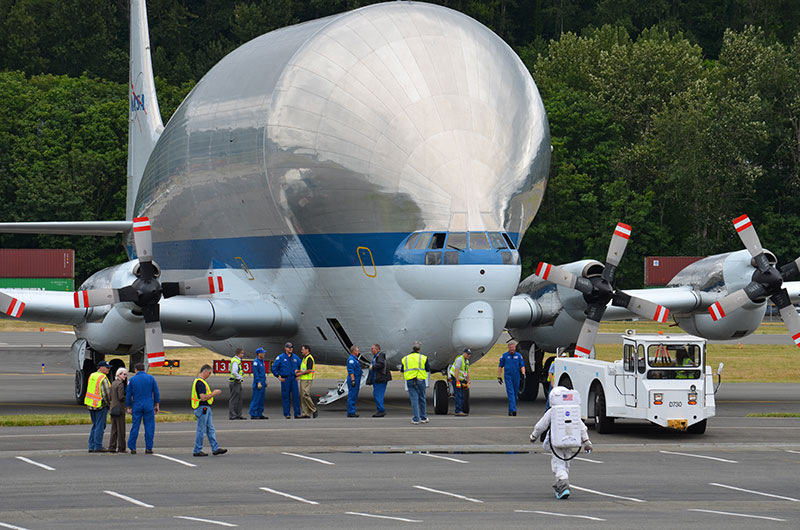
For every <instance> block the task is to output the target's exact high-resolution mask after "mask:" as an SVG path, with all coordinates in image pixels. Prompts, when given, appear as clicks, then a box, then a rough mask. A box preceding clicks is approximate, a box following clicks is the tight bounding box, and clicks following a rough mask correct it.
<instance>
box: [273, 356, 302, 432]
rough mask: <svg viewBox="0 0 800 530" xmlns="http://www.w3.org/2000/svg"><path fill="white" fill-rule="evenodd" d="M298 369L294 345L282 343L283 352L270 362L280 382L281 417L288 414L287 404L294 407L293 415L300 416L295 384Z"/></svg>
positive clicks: (298, 358) (288, 416) (298, 395)
mask: <svg viewBox="0 0 800 530" xmlns="http://www.w3.org/2000/svg"><path fill="white" fill-rule="evenodd" d="M298 370H300V357H298V356H297V355H295V354H294V346H293V345H292V343H291V342H287V343H286V344H284V345H283V353H282V354H280V355H278V357H276V358H275V362H274V363H272V373H273V374H275V377H277V378H278V381H280V382H281V401H282V402H283V417H284V418H286V419H287V420H288V419H289V418H291V416H290V415H289V413H290V410H289V404H290V403H291V405H292V408H293V409H294V417H295V418H299V417H300V392H299V388H298V386H297V375H296V374H297V371H298Z"/></svg>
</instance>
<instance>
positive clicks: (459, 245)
mask: <svg viewBox="0 0 800 530" xmlns="http://www.w3.org/2000/svg"><path fill="white" fill-rule="evenodd" d="M447 248H452V249H454V250H466V249H467V233H466V232H450V236H449V237H448V238H447Z"/></svg>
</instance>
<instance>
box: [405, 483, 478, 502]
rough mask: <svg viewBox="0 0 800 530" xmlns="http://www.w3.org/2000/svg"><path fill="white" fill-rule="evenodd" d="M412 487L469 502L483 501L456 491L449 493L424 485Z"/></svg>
mask: <svg viewBox="0 0 800 530" xmlns="http://www.w3.org/2000/svg"><path fill="white" fill-rule="evenodd" d="M414 487H415V488H417V489H419V490H425V491H430V492H431V493H441V494H442V495H449V496H451V497H455V498H457V499H464V500H465V501H469V502H479V503H483V501H482V500H478V499H473V498H471V497H465V496H463V495H459V494H457V493H450V492H449V491H441V490H435V489H433V488H426V487H425V486H414Z"/></svg>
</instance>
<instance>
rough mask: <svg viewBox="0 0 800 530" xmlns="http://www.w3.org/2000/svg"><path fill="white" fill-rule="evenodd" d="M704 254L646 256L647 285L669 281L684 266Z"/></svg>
mask: <svg viewBox="0 0 800 530" xmlns="http://www.w3.org/2000/svg"><path fill="white" fill-rule="evenodd" d="M703 257H704V256H647V257H646V258H644V285H645V287H659V286H664V285H667V284H668V283H669V281H670V280H671V279H672V278H673V277H674V276H675V275H676V274H678V273H679V272H680V271H681V270H683V269H684V267H686V266H688V265H691V264H692V263H694V262H695V261H699V260H701V259H703Z"/></svg>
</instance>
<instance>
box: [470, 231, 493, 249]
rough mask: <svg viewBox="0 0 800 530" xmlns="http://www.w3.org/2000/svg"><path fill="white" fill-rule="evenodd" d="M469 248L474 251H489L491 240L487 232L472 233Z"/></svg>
mask: <svg viewBox="0 0 800 530" xmlns="http://www.w3.org/2000/svg"><path fill="white" fill-rule="evenodd" d="M469 248H470V249H472V250H489V248H491V247H489V238H488V237H486V232H470V233H469Z"/></svg>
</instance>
